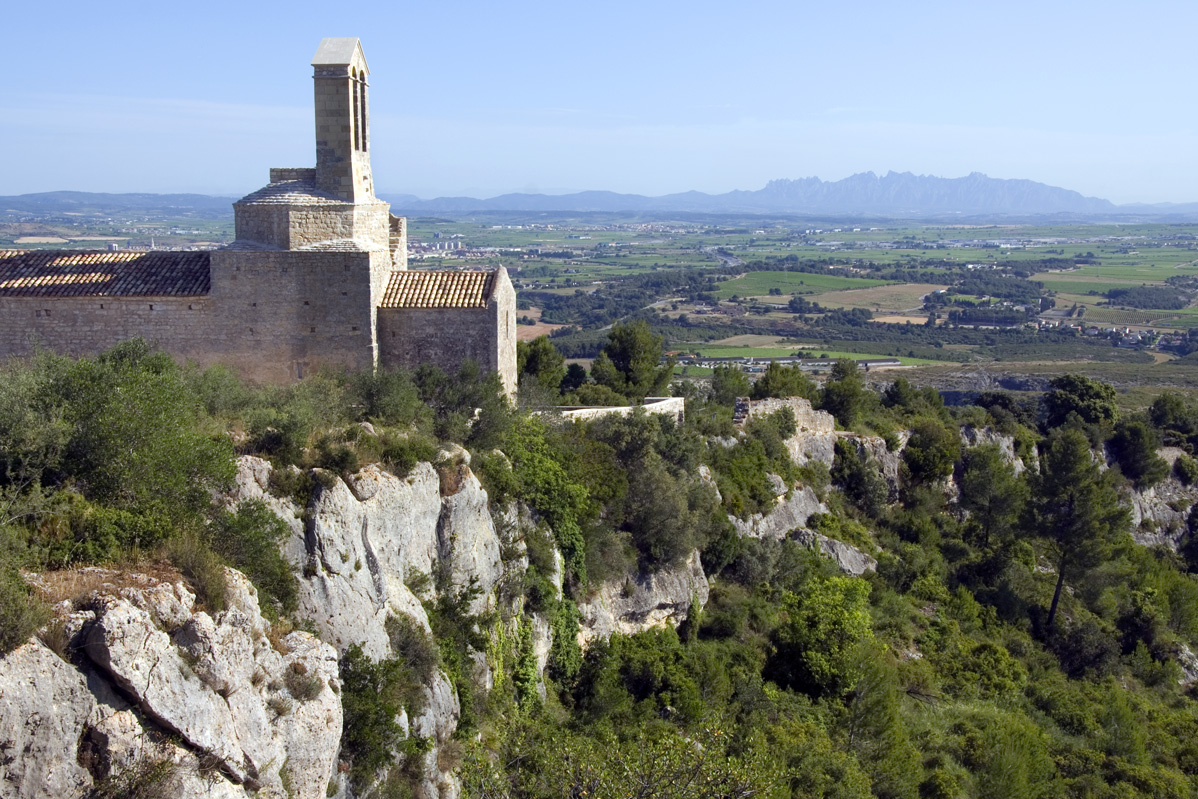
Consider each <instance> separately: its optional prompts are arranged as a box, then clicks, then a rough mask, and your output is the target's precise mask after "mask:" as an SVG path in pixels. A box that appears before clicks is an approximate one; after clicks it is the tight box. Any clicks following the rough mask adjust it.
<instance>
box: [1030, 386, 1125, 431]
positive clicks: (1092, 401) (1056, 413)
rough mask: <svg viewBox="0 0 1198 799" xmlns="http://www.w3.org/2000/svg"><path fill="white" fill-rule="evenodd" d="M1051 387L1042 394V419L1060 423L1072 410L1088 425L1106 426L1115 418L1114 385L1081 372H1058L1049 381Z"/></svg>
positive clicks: (1053, 425) (1056, 425) (1051, 424)
mask: <svg viewBox="0 0 1198 799" xmlns="http://www.w3.org/2000/svg"><path fill="white" fill-rule="evenodd" d="M1048 385H1049V386H1050V387H1051V390H1050V391H1049V392H1048V393H1046V394H1045V395H1044V398H1043V400H1042V402H1043V404H1044V414H1045V423H1046V425H1047V426H1048V427H1049V428H1053V427H1060V426H1061V425H1062V424H1064V423H1065V421H1066V419H1067V418H1068V417H1069V414H1070V413H1076V414H1077V415H1078V416H1079V417H1081V420H1082V421H1083V422H1085V423H1086V424H1088V425H1097V426H1106V427H1108V428H1109V426H1110V425H1112V424H1114V423H1115V420H1116V419H1118V418H1119V408H1118V406H1117V405H1116V404H1115V389H1114V388H1113V387H1111V386H1109V385H1107V384H1106V383H1100V382H1098V381H1097V380H1093V379H1091V378H1089V377H1085V376H1083V375H1062V376H1060V377H1055V378H1053V379H1052V380H1050V381H1049V383H1048Z"/></svg>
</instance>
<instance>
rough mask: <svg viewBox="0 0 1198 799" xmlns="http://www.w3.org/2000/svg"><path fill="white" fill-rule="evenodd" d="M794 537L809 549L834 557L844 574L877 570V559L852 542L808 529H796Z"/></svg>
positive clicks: (858, 575) (857, 575) (857, 573)
mask: <svg viewBox="0 0 1198 799" xmlns="http://www.w3.org/2000/svg"><path fill="white" fill-rule="evenodd" d="M793 538H794V540H796V541H798V542H799V543H800V544H802V545H803V546H805V547H807V548H808V549H812V550H815V551H816V552H819V553H820V554H821V555H823V556H824V557H827V558H830V559H832V560H833V561H834V562H835V563H836V568H838V569H840V571H841V572H843V573H844V574H848V575H852V576H853V577H860V576H861V575H863V574H865V573H866V572H872V571H877V568H878V561H877V559H876V558H874V557H872V556H870V555H867V554H865V553H864V552H862V551H861V550H860V549H857V547H855V546H853V545H852V544H846V543H844V542H843V541H837V540H836V539H835V538H828V537H827V536H826V535H823V534H821V533H817V532H815V531H814V530H807V529H802V530H796V531H795V532H794V535H793Z"/></svg>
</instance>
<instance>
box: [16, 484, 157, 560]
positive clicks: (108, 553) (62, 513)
mask: <svg viewBox="0 0 1198 799" xmlns="http://www.w3.org/2000/svg"><path fill="white" fill-rule="evenodd" d="M56 506H57V507H55V508H54V509H53V512H52V513H53V516H54V518H53V519H52V520H51V519H49V518H48V519H45V520H44V523H43V524H42V525H41V529H40V531H39V532H40V539H41V544H42V547H43V552H42V557H43V559H44V561H45V562H46V563H47V564H48V565H52V566H55V567H58V568H63V567H66V566H69V565H71V564H73V563H114V562H117V561H122V560H129V559H131V558H132V559H135V558H136V557H137V556H138V555H139V554H142V553H146V552H148V551H149V550H152V549H153V548H155V547H157V546H159V545H161V544H162V543H163V542H165V541H166V540H167V539H169V538H170V537H171V536H173V535H174V534H175V531H176V529H175V525H174V524H173V523H172V522H171V520H170V518H169V517H167V516H166V515H165V513H162V512H159V511H146V512H136V511H127V510H120V509H117V508H112V507H105V506H103V505H96V504H93V503H90V502H88V501H86V500H85V499H83V498H82V497H81V496H79V495H78V494H75V493H73V492H66V491H63V492H59V494H58V495H57V496H56ZM46 522H49V523H46Z"/></svg>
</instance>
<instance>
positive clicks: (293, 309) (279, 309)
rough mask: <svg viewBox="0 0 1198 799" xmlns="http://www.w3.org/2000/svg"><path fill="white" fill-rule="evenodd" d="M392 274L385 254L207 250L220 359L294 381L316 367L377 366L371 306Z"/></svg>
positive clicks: (267, 377)
mask: <svg viewBox="0 0 1198 799" xmlns="http://www.w3.org/2000/svg"><path fill="white" fill-rule="evenodd" d="M389 272H390V255H389V254H388V253H387V252H386V251H385V250H384V251H382V252H373V253H368V252H344V253H329V252H237V251H219V250H218V251H216V252H214V253H213V254H212V293H211V295H210V297H211V300H212V302H213V305H214V307H215V308H216V309H217V311H216V313H215V314H214V316H215V317H216V319H215V320H214V321H216V322H217V324H216V325H215V328H216V329H214V330H212V331H208V332H207V333H206V335H207V336H208V337H209V339H210V342H211V343H213V344H215V345H216V347H215V351H216V353H217V358H216V359H218V360H220V361H221V362H223V363H228V364H229V365H230V366H232V367H233V368H235V369H236V370H237V371H238V372H240V373H242V374H243V375H245V376H247V377H250V378H252V379H255V380H263V381H272V382H286V381H291V380H297V379H300V378H302V377H304V375H306V374H310V373H311V372H312V371H313V370H315V369H317V368H320V367H321V366H332V367H334V368H345V369H350V370H353V371H357V370H362V369H371V368H373V367H374V366H375V364H376V363H377V357H378V356H377V352H378V349H377V341H376V338H375V308H376V306H377V304H378V302H379V301H380V300H381V298H382V293H383V290H384V289H385V287H386V280H387V275H388V274H389Z"/></svg>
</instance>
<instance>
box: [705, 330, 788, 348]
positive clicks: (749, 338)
mask: <svg viewBox="0 0 1198 799" xmlns="http://www.w3.org/2000/svg"><path fill="white" fill-rule="evenodd" d="M782 340H783V339H782V337H781V336H765V335H759V334H756V333H746V334H745V335H742V336H729V337H728V338H722V339H718V340H717V341H709V342H708V346H712V347H773V346H775V345H777V344H778V342H779V341H782Z"/></svg>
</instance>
